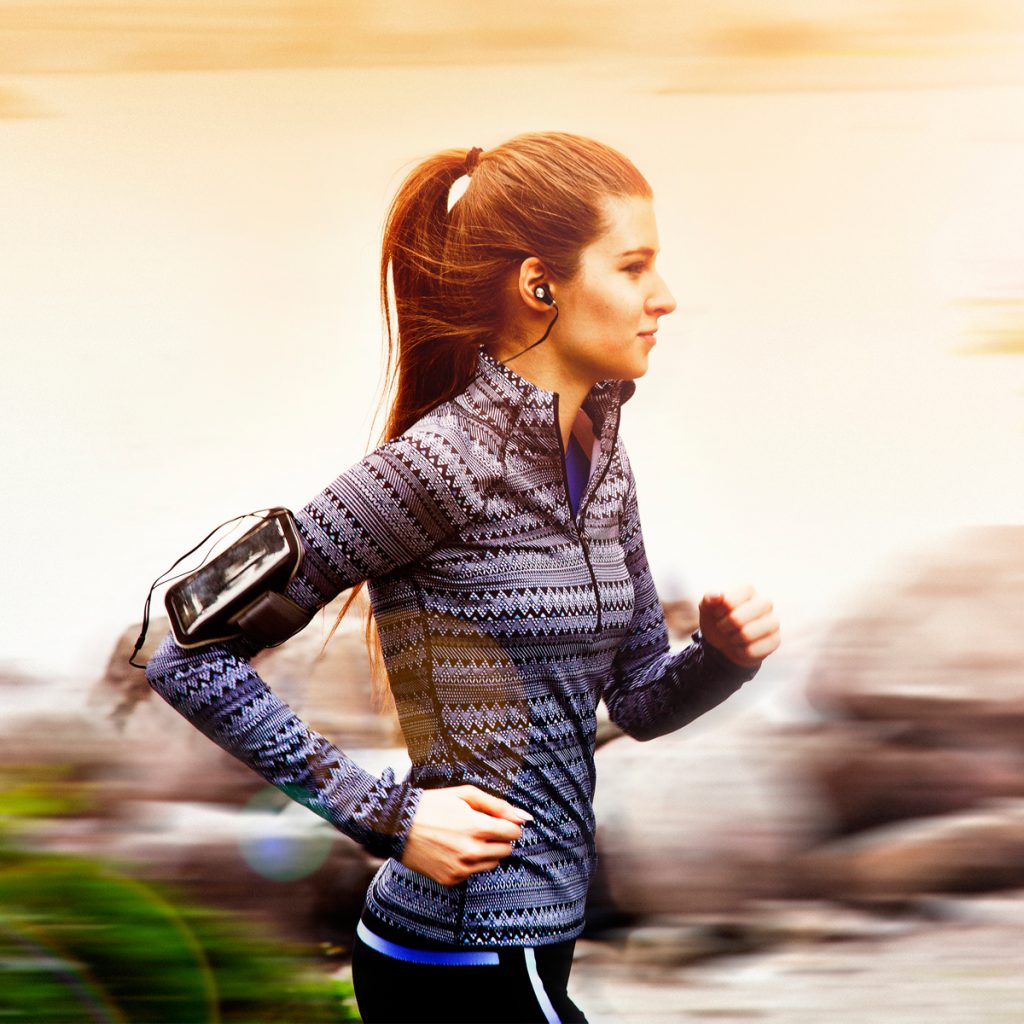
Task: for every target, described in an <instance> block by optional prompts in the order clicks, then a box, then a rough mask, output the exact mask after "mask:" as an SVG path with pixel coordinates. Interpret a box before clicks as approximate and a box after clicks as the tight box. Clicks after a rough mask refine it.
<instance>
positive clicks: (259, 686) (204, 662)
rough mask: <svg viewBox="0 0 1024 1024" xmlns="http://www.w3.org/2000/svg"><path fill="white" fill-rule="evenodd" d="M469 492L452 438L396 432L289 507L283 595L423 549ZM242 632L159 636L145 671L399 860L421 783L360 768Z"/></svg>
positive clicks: (339, 583) (297, 594)
mask: <svg viewBox="0 0 1024 1024" xmlns="http://www.w3.org/2000/svg"><path fill="white" fill-rule="evenodd" d="M477 497H478V495H477V490H476V488H475V487H474V486H473V481H472V479H471V478H470V476H469V474H468V471H467V469H466V463H465V460H464V458H460V457H459V453H458V451H457V450H456V444H455V443H454V442H453V441H451V440H449V439H448V438H446V437H442V436H441V435H439V434H434V433H424V432H421V433H418V434H415V435H410V434H405V435H403V436H402V437H400V438H396V439H394V440H392V441H389V442H387V443H386V444H384V445H381V446H380V447H379V448H377V449H376V450H375V451H373V452H371V453H370V454H368V455H367V456H365V457H364V458H363V459H362V460H361V461H359V462H358V463H356V464H355V465H354V466H352V468H351V469H349V470H346V471H345V472H344V473H342V474H341V475H340V476H339V477H337V478H336V479H335V480H334V481H333V482H332V483H331V484H329V485H328V486H327V487H326V488H324V490H323V491H321V492H320V494H318V495H317V496H316V497H315V498H313V500H312V501H310V502H309V503H308V504H307V505H305V506H304V507H303V508H302V509H301V510H300V511H298V512H297V513H296V514H295V520H296V523H297V525H298V532H299V536H300V538H301V540H302V545H303V549H304V553H303V559H302V564H301V565H300V566H299V570H298V572H297V573H296V574H295V576H294V578H293V579H292V580H291V582H290V583H289V584H288V587H287V588H286V590H285V596H287V597H289V598H291V599H292V600H293V601H295V602H296V603H297V604H299V605H301V606H302V607H303V608H305V609H306V610H307V611H309V612H311V613H312V612H315V611H316V610H318V609H319V608H321V607H323V605H325V604H326V603H327V602H328V601H330V600H332V599H333V598H334V597H335V596H337V594H339V593H341V591H343V590H346V589H348V588H349V587H352V586H354V585H355V584H357V583H359V582H361V581H362V580H365V579H368V578H370V577H375V576H380V575H383V574H384V573H387V572H389V571H391V570H393V569H396V568H398V567H400V566H402V565H405V564H407V563H409V562H412V561H415V560H416V559H417V558H419V557H422V556H423V555H424V554H426V553H427V552H428V551H430V550H431V549H432V548H434V547H435V546H437V544H439V543H440V542H441V541H442V540H443V539H444V538H445V537H446V536H448V535H450V534H451V533H453V532H454V531H455V530H456V529H458V528H459V527H460V526H461V525H463V524H464V523H465V522H467V521H468V520H469V519H470V518H471V516H472V515H473V514H474V512H475V509H476V500H477ZM259 650H260V648H259V647H258V646H257V645H255V644H254V643H253V642H252V641H249V640H246V639H244V638H239V639H235V640H230V641H226V642H223V643H218V644H212V645H209V646H207V647H201V648H195V649H191V650H186V649H183V648H181V647H179V646H178V645H177V644H176V643H175V641H174V638H173V636H172V635H171V634H168V635H167V636H166V637H165V638H164V640H163V642H162V643H161V645H160V647H159V648H158V649H157V651H156V653H155V654H154V655H153V657H152V658H151V659H150V661H149V663H148V665H147V667H146V680H147V682H148V683H149V684H150V686H152V687H153V689H154V690H156V692H157V693H159V694H160V696H161V697H163V699H164V700H165V701H167V703H168V704H170V705H171V707H173V708H174V709H175V710H176V711H178V712H180V713H181V714H182V715H184V716H185V718H187V719H188V720H189V721H190V722H191V723H192V724H193V725H195V726H196V728H198V729H199V730H200V731H201V732H203V733H204V734H205V735H206V736H208V737H209V738H210V739H212V740H213V741H214V742H215V743H217V744H218V745H219V746H220V747H222V748H223V749H224V750H226V751H227V752H228V753H230V754H232V755H233V756H235V757H237V758H238V759H239V760H241V761H242V762H243V763H245V764H247V765H248V766H249V767H250V768H252V769H253V770H254V771H255V772H257V773H258V774H260V775H261V776H263V778H264V779H266V780H267V781H268V782H270V783H272V784H273V785H275V786H277V787H278V788H279V789H281V790H282V791H283V792H285V793H286V794H287V795H288V796H290V797H291V798H292V799H293V800H296V801H297V802H298V803H301V804H303V805H304V806H306V807H308V808H310V810H312V811H314V812H315V813H316V814H319V815H320V816H321V817H322V818H325V819H326V820H328V821H329V822H331V824H333V825H334V826H335V827H336V828H337V829H339V830H340V831H341V832H344V833H345V834H346V835H348V836H350V837H351V838H352V839H354V840H355V841H356V842H358V843H361V844H362V845H363V846H364V847H366V849H367V850H369V851H370V852H371V853H373V854H375V855H377V856H379V857H389V856H390V857H395V858H396V859H397V858H400V857H401V855H402V851H403V848H404V845H405V840H406V836H407V833H408V831H409V826H410V825H411V823H412V819H413V816H414V815H415V813H416V807H417V804H418V801H419V796H420V794H421V792H422V791H421V790H419V789H417V788H415V787H412V786H409V785H408V784H406V783H404V782H398V781H396V780H395V777H394V772H393V770H392V769H390V768H388V769H386V770H385V771H384V773H383V775H382V776H381V777H379V778H378V777H377V776H375V775H371V774H370V773H368V772H366V771H364V770H363V769H362V768H360V767H359V765H358V764H356V763H355V762H354V761H353V760H352V759H351V758H349V757H348V756H347V755H346V754H345V753H344V752H343V751H341V750H339V749H338V748H337V747H335V746H334V745H333V744H332V743H331V742H330V741H329V740H328V739H326V738H325V737H324V736H322V735H320V734H319V733H317V732H315V731H313V730H312V729H310V728H309V727H308V726H307V725H306V724H305V723H304V722H302V720H301V719H299V717H298V716H297V715H296V714H295V712H294V711H292V709H291V708H290V707H289V706H288V705H287V704H285V703H284V702H283V701H281V700H280V698H278V697H277V696H275V695H274V693H272V692H271V690H270V689H269V688H268V687H267V685H266V684H265V683H264V682H263V680H262V679H260V677H259V675H258V674H257V673H256V672H255V671H254V669H253V667H252V665H251V664H250V661H249V659H250V658H251V657H252V656H253V655H255V654H256V653H257V652H258V651H259Z"/></svg>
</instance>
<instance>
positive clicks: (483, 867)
mask: <svg viewBox="0 0 1024 1024" xmlns="http://www.w3.org/2000/svg"><path fill="white" fill-rule="evenodd" d="M500 863H501V861H500V860H484V861H481V862H480V863H479V864H476V865H474V867H473V871H474V872H478V871H493V870H494V869H495V868H496V867H497V866H498V865H499V864H500Z"/></svg>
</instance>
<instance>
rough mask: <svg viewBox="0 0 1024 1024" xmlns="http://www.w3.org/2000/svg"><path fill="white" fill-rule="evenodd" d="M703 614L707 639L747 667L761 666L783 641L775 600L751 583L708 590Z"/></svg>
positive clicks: (701, 622) (703, 605) (703, 633)
mask: <svg viewBox="0 0 1024 1024" xmlns="http://www.w3.org/2000/svg"><path fill="white" fill-rule="evenodd" d="M699 613H700V631H701V635H702V636H703V637H704V639H705V641H706V642H707V643H709V644H711V646H712V647H714V648H715V649H716V650H717V651H719V653H721V654H723V655H725V657H726V658H728V659H729V660H730V661H731V662H734V663H735V664H737V665H741V666H743V667H744V668H754V667H756V666H757V665H760V664H761V662H762V661H764V659H765V658H767V657H768V655H769V654H771V653H772V651H774V650H777V649H778V646H779V643H780V642H781V641H780V640H779V620H778V619H777V618H776V617H775V616H774V615H773V614H772V603H771V601H769V600H768V599H767V598H766V597H759V596H758V594H757V592H756V591H755V590H754V588H753V587H752V586H750V585H749V584H747V585H744V586H739V587H735V588H732V589H729V590H726V591H724V592H716V591H712V592H709V593H706V594H705V595H704V597H703V598H701V602H700V608H699Z"/></svg>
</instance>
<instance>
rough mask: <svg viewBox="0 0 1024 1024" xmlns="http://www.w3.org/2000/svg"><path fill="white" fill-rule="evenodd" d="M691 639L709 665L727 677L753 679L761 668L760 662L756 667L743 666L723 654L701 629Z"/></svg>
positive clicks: (694, 632)
mask: <svg viewBox="0 0 1024 1024" xmlns="http://www.w3.org/2000/svg"><path fill="white" fill-rule="evenodd" d="M690 639H691V640H693V642H694V643H695V644H697V645H698V646H699V647H700V648H701V651H702V654H703V656H704V658H705V660H706V661H707V662H708V664H710V665H712V666H714V667H715V668H716V669H718V670H719V671H721V672H722V673H724V674H725V675H727V676H730V677H736V678H741V679H743V680H747V679H752V678H753V677H754V676H755V675H756V674H757V671H758V669H760V667H761V662H760V661H759V662H758V663H757V664H756V665H741V664H740V663H739V662H737V661H733V660H732V658H730V657H729V656H728V655H726V654H723V653H722V652H721V651H720V650H719V649H718V648H717V647H715V645H714V644H713V643H711V641H709V640H708V638H707V637H706V636H704V634H703V633H702V632H701V631H700V627H698V628H697V629H695V630H694V631H693V632H692V633H691V634H690Z"/></svg>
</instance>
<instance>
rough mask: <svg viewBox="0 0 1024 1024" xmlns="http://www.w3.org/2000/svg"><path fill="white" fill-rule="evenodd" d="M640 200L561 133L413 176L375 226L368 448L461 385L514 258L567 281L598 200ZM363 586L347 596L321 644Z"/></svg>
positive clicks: (419, 169)
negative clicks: (377, 353) (375, 320)
mask: <svg viewBox="0 0 1024 1024" xmlns="http://www.w3.org/2000/svg"><path fill="white" fill-rule="evenodd" d="M470 156H471V157H472V159H470V160H469V161H468V166H469V168H470V171H471V178H470V181H469V184H468V186H467V188H466V190H465V192H464V193H463V195H462V196H461V197H460V198H459V199H458V200H456V202H455V203H454V204H453V205H452V206H451V209H450V210H449V206H448V201H449V195H448V194H449V191H450V189H451V187H452V185H453V184H454V183H455V182H456V181H457V180H458V179H459V178H461V177H462V176H463V175H464V174H465V173H466V169H467V157H470ZM651 195H652V192H651V186H650V185H649V184H648V182H647V180H646V179H645V178H644V177H643V175H642V174H641V173H640V172H639V171H638V170H637V169H636V167H635V166H634V165H633V164H632V163H631V162H630V161H629V160H628V159H627V158H626V157H625V156H623V155H622V154H621V153H619V152H618V151H617V150H615V149H612V148H611V147H610V146H606V145H604V144H603V143H600V142H596V141H595V140H593V139H588V138H584V137H583V136H580V135H571V134H568V133H566V132H530V133H527V134H524V135H517V136H516V137H515V138H513V139H510V140H509V141H508V142H506V143H504V144H503V145H501V146H498V147H496V148H495V149H491V150H485V151H479V150H478V149H476V148H474V149H473V150H465V149H446V150H444V151H442V152H440V153H437V154H436V155H434V156H432V157H428V158H427V159H426V160H424V161H422V162H421V163H419V164H418V165H417V166H416V167H414V168H413V170H412V171H411V172H410V173H409V174H408V176H407V177H406V178H405V180H404V181H403V182H402V184H401V186H400V187H399V189H398V192H397V194H396V195H395V198H394V200H393V201H392V203H391V207H390V209H389V210H388V213H387V218H386V220H385V224H384V238H383V244H382V248H381V260H380V300H381V308H382V311H383V317H384V324H385V327H386V344H387V349H386V356H387V361H386V367H385V382H384V388H383V394H387V392H388V391H390V389H391V386H392V384H394V385H395V393H394V400H393V402H392V404H391V408H390V410H389V412H388V417H387V421H386V423H385V426H384V430H383V433H382V435H381V437H380V439H379V441H378V443H379V444H383V443H384V442H385V441H389V440H391V439H392V438H395V437H398V436H400V435H401V434H403V433H404V432H405V431H406V430H408V428H409V427H411V426H412V425H413V424H414V423H415V422H416V421H417V420H419V419H420V418H421V417H423V416H424V415H425V414H426V413H428V412H429V411H430V410H431V409H433V408H434V407H435V406H437V405H439V404H440V403H442V402H444V401H447V400H448V399H449V398H452V397H453V396H454V395H457V394H458V393H459V392H460V391H462V390H463V389H464V388H465V387H466V385H467V384H469V382H470V380H471V379H472V377H473V374H474V373H475V371H476V366H477V352H478V350H479V349H480V348H483V347H486V346H487V343H488V342H489V341H491V340H492V339H494V338H495V337H497V336H498V335H499V334H500V333H501V331H502V328H503V326H504V324H503V320H504V316H505V310H504V308H503V306H502V303H501V302H500V301H496V296H500V295H502V294H504V291H505V288H506V286H507V283H508V281H509V278H510V276H511V275H515V274H518V271H519V266H520V264H521V263H522V261H523V260H525V259H527V258H528V257H530V256H534V257H536V258H538V259H539V260H540V261H541V262H542V263H543V264H544V265H545V267H546V268H547V269H548V271H549V273H550V274H551V277H552V279H553V280H555V281H569V280H571V279H572V278H573V277H574V276H575V274H576V272H577V270H578V269H579V262H580V254H581V252H582V250H583V249H585V248H586V247H587V246H588V245H590V244H591V243H592V242H594V241H595V240H596V239H597V238H598V237H600V235H601V234H602V233H603V232H604V230H605V228H606V225H605V222H604V214H603V210H602V202H603V200H604V199H605V198H606V197H609V196H642V197H648V198H649V197H650V196H651ZM392 293H393V301H392ZM392 312H393V313H394V322H393V318H392ZM382 400H383V395H382ZM378 409H379V404H378ZM362 586H363V584H359V585H357V586H356V587H354V588H353V589H352V592H351V593H350V594H349V597H348V598H347V600H346V601H345V604H344V606H343V607H342V609H341V611H340V612H339V614H338V618H337V620H336V621H335V623H334V625H333V627H332V628H331V632H330V634H328V637H327V640H330V638H331V636H333V635H334V630H335V629H337V627H338V624H339V623H340V622H341V620H342V618H343V617H344V615H345V613H346V612H347V611H348V609H349V607H350V606H351V604H352V602H353V600H354V599H355V597H356V595H357V594H358V593H359V591H360V589H361V588H362ZM365 632H366V642H367V649H368V651H369V653H370V663H371V668H372V673H373V683H374V704H375V706H376V707H377V708H378V709H383V708H384V707H385V706H386V705H387V703H388V698H389V693H390V691H389V687H388V682H387V673H386V670H385V667H384V662H383V655H382V652H381V648H380V640H379V637H378V636H377V632H376V623H375V622H374V620H373V612H372V609H370V610H368V612H367V617H366V630H365ZM326 643H327V641H325V642H324V645H325V646H326Z"/></svg>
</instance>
